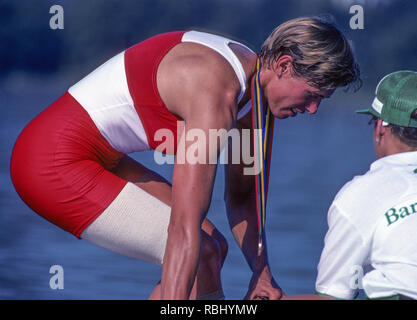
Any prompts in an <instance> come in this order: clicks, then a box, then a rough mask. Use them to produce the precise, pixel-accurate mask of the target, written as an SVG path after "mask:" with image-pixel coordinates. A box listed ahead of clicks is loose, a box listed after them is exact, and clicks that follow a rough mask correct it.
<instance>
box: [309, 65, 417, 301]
mask: <svg viewBox="0 0 417 320" xmlns="http://www.w3.org/2000/svg"><path fill="white" fill-rule="evenodd" d="M357 113H359V114H368V115H371V116H372V119H371V123H373V124H374V130H373V140H374V147H375V151H376V155H377V157H378V160H377V161H375V162H374V163H372V164H371V167H370V170H369V171H368V172H367V173H365V174H364V175H362V176H357V177H355V178H354V179H353V180H352V181H350V182H348V183H347V184H346V185H345V186H344V187H343V188H342V189H341V190H340V191H339V192H338V194H337V195H336V197H335V199H334V201H333V203H332V204H331V206H330V209H329V212H328V224H329V230H328V232H327V234H326V237H325V244H324V249H323V251H322V254H321V258H320V262H319V265H318V276H317V280H316V292H317V293H321V294H324V295H328V296H332V297H335V298H339V299H352V298H354V297H355V296H356V295H357V293H358V289H362V288H363V289H364V291H365V294H366V296H367V297H368V298H370V299H417V238H416V235H417V233H416V230H417V72H414V71H398V72H394V73H391V74H389V75H387V76H385V77H384V78H383V79H382V80H381V81H380V82H379V84H378V86H377V88H376V97H375V99H374V101H373V103H372V106H371V107H370V108H369V109H366V110H359V111H357Z"/></svg>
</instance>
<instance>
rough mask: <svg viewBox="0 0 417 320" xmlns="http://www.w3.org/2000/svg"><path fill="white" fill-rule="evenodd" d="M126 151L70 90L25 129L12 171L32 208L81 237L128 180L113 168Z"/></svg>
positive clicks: (23, 197)
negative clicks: (102, 130)
mask: <svg viewBox="0 0 417 320" xmlns="http://www.w3.org/2000/svg"><path fill="white" fill-rule="evenodd" d="M123 156H124V155H123V154H122V153H120V152H118V151H116V150H115V149H114V148H113V147H112V146H110V144H109V143H108V142H107V141H106V140H105V138H104V137H103V136H102V135H101V133H100V132H99V130H98V129H97V127H96V126H95V124H94V122H93V121H92V120H91V118H90V116H89V115H88V113H87V112H86V111H85V110H84V108H83V107H82V106H81V105H80V104H79V103H78V102H77V101H76V100H75V99H74V98H73V97H72V96H71V95H70V94H69V93H68V92H67V93H65V94H64V95H63V96H62V97H60V98H59V99H58V100H57V101H56V102H54V103H53V104H52V105H51V106H49V107H48V108H47V109H45V110H44V111H43V112H42V113H40V114H39V115H38V116H37V117H36V118H35V119H33V120H32V121H31V122H30V123H29V124H28V125H27V126H26V127H25V128H24V130H23V131H22V133H21V134H20V136H19V138H18V139H17V141H16V144H15V146H14V149H13V153H12V159H11V163H10V173H11V178H12V181H13V184H14V186H15V188H16V191H17V192H18V194H19V195H20V197H21V198H22V200H23V201H24V202H25V203H26V204H27V205H28V206H29V207H31V208H32V209H33V210H34V211H35V212H37V213H38V214H39V215H40V216H42V217H44V218H45V219H47V220H48V221H50V222H52V223H54V224H55V225H57V226H59V227H61V228H62V229H64V230H66V231H68V232H70V233H72V234H74V235H75V236H76V237H78V238H79V237H80V235H81V233H82V232H83V230H84V229H85V228H86V227H87V226H88V225H89V224H90V223H92V222H93V221H94V220H95V219H96V218H97V217H98V216H99V215H100V214H101V213H102V212H103V211H104V209H105V208H106V207H107V206H108V205H109V204H110V203H111V202H112V201H113V200H114V199H115V198H116V196H117V195H118V194H119V193H120V191H121V190H122V188H123V187H124V186H125V184H126V183H127V181H126V180H123V179H121V178H119V177H117V176H116V175H114V174H113V173H111V172H110V170H111V169H112V168H114V167H115V166H116V165H117V163H118V161H119V160H120V159H121V158H122V157H123Z"/></svg>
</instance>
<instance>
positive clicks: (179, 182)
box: [158, 48, 238, 299]
mask: <svg viewBox="0 0 417 320" xmlns="http://www.w3.org/2000/svg"><path fill="white" fill-rule="evenodd" d="M191 49H192V48H191ZM187 52H188V53H187V54H188V55H187V56H180V59H173V60H171V61H170V63H169V64H165V66H162V64H161V67H162V68H165V70H163V72H161V73H165V75H166V77H161V81H160V82H159V83H158V87H159V88H160V91H161V92H162V94H161V96H162V97H163V99H164V101H165V102H166V103H167V106H169V108H170V110H171V111H172V112H174V113H176V114H178V115H179V116H181V117H182V118H183V119H184V120H185V128H184V131H183V133H182V138H181V139H182V142H180V143H179V145H178V150H177V157H176V163H175V165H174V173H173V180H172V210H171V219H170V223H169V227H168V241H167V247H166V250H165V256H164V263H163V267H162V279H161V298H162V299H187V298H188V296H189V293H190V290H191V287H192V284H193V282H194V278H195V274H196V270H197V265H198V260H199V255H200V243H201V239H200V237H201V223H202V221H203V219H204V218H205V216H206V213H207V211H208V208H209V206H210V201H211V196H212V189H213V184H214V178H215V174H216V161H210V156H211V160H217V157H218V155H219V153H220V148H221V146H220V142H219V141H217V142H218V143H216V144H212V143H209V141H208V137H209V136H210V129H211V130H213V129H214V130H219V129H225V130H229V129H230V128H231V127H232V124H233V116H232V110H234V109H236V106H235V105H234V104H235V102H234V101H235V95H236V92H237V91H238V90H229V89H230V84H229V83H230V82H231V83H233V82H232V81H230V79H228V78H227V73H226V76H225V70H224V69H222V68H220V70H217V69H216V68H218V67H219V65H221V64H220V63H219V61H218V60H216V59H217V57H214V58H213V57H205V58H204V59H202V58H201V56H200V55H199V54H198V52H197V53H196V54H195V55H191V56H190V54H189V52H190V50H188V51H187ZM221 62H223V60H222V61H221ZM173 66H175V67H173ZM172 68H173V69H172ZM178 70H180V71H178ZM169 79H171V81H169ZM232 89H234V88H232ZM194 134H196V136H194ZM190 136H194V140H192V138H191V139H190ZM197 136H198V138H196V137H197ZM184 138H186V139H184ZM187 140H192V141H187ZM196 152H197V153H196ZM196 155H197V157H196V158H194V156H196ZM193 159H194V160H197V159H198V161H197V163H193V161H192V160H193ZM190 160H191V161H190Z"/></svg>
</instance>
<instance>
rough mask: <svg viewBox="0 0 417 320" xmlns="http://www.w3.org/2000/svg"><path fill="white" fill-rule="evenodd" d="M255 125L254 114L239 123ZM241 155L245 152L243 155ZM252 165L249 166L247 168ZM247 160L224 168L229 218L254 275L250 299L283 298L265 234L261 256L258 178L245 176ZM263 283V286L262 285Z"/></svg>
mask: <svg viewBox="0 0 417 320" xmlns="http://www.w3.org/2000/svg"><path fill="white" fill-rule="evenodd" d="M251 126H252V122H251V115H250V114H248V115H246V116H245V117H244V118H243V119H242V120H241V121H239V122H238V125H237V127H238V129H240V130H243V129H249V128H251ZM250 132H251V136H250V149H249V150H252V149H253V139H252V130H250ZM231 152H232V146H231V145H229V155H228V156H229V158H228V159H229V160H230V159H232V154H231ZM241 155H242V152H241ZM250 166H253V164H252V165H249V166H248V167H250ZM244 167H245V165H244V161H243V159H241V160H240V162H239V164H231V161H229V164H228V165H227V166H226V167H225V180H226V181H225V202H226V209H227V216H228V219H229V224H230V228H231V230H232V233H233V236H234V238H235V240H236V242H237V244H238V245H239V247H240V248H241V250H242V252H243V254H244V256H245V258H246V261H247V262H248V265H249V267H250V268H251V270H252V272H253V273H254V276H253V277H252V281H251V283H250V288H249V292H248V295H247V298H253V297H254V296H256V295H263V296H267V297H269V298H270V299H277V298H279V297H280V292H279V290H278V289H277V288H278V286H277V285H276V283H275V281H274V280H273V277H272V275H271V273H270V269H269V265H268V256H267V247H266V238H265V233H263V246H262V251H261V252H260V255H259V256H258V238H259V231H258V218H257V214H256V191H255V177H254V176H253V175H244V174H243V173H244ZM262 282H264V285H263V284H262Z"/></svg>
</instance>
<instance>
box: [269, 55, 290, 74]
mask: <svg viewBox="0 0 417 320" xmlns="http://www.w3.org/2000/svg"><path fill="white" fill-rule="evenodd" d="M293 61H294V60H293V58H292V57H291V56H289V55H286V54H284V55H283V56H281V57H279V58H278V60H276V61H275V62H274V63H273V64H272V69H273V70H274V72H275V74H276V75H277V76H278V77H279V78H281V77H282V76H283V75H284V74H287V75H288V74H291V73H292V64H293Z"/></svg>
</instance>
